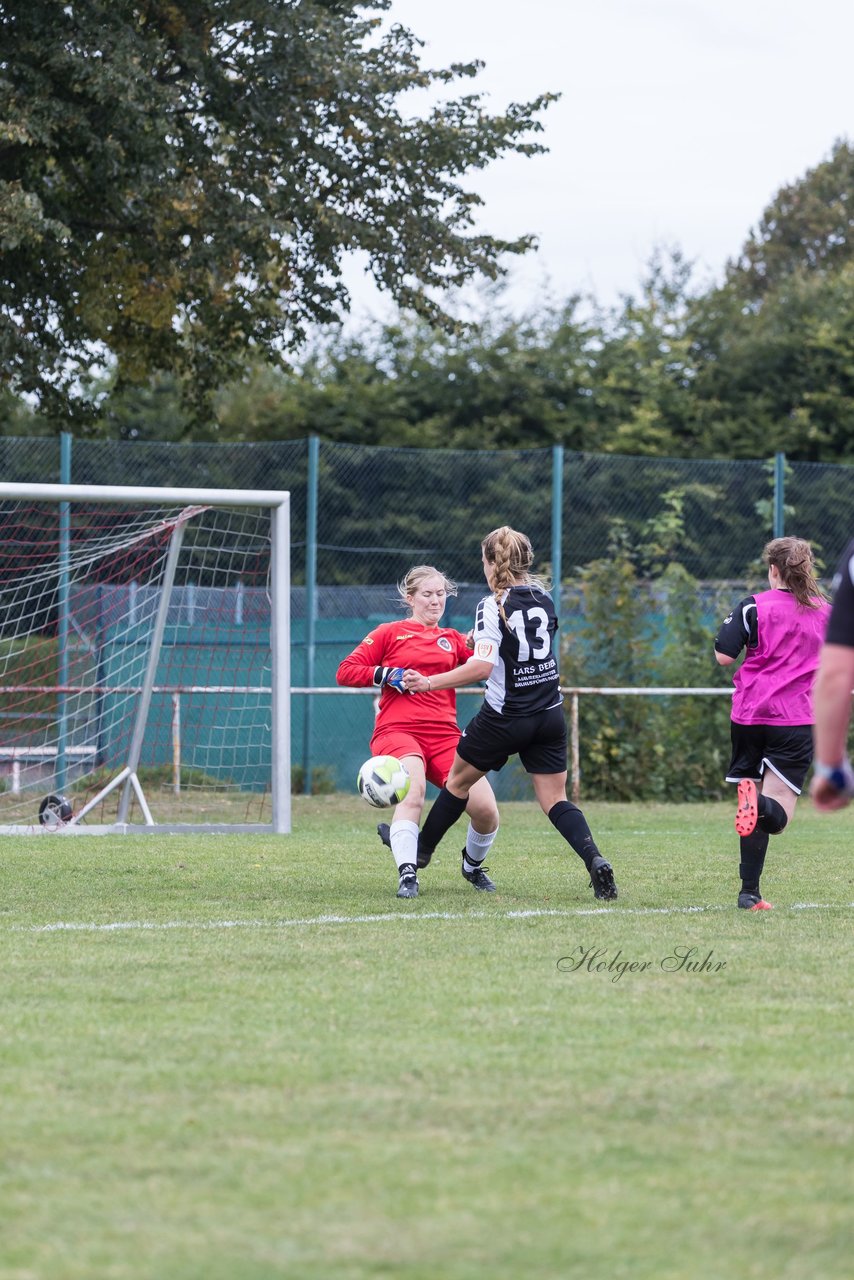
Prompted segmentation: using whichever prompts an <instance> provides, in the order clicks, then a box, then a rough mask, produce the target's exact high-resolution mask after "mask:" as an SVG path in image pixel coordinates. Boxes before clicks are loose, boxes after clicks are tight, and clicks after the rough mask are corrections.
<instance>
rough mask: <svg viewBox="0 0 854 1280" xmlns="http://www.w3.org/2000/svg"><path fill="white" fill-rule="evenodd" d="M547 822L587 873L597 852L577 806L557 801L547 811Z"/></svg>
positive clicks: (584, 819)
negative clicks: (582, 863) (570, 849)
mask: <svg viewBox="0 0 854 1280" xmlns="http://www.w3.org/2000/svg"><path fill="white" fill-rule="evenodd" d="M549 822H550V823H551V824H552V826H553V827H556V828H557V830H558V831H559V832H560V834H561V835H562V836H563V838H564V840H565V841H566V842H567V844H571V845H572V847H573V849H574V850H575V852H576V853H577V854H578V856H579V858H581V859H582V860H583V862H584V865H585V866H586V867H587V869H588V871H589V870H590V864H591V862H592V861H593V859H594V858H595V857H597V856H598V854H599V850H598V848H597V847H596V841H595V840H594V839H593V836H592V834H591V831H590V828H589V827H588V825H587V819H586V818H585V816H584V814H583V813H582V812H581V810H580V809H579V807H578V805H576V804H573V803H572V801H571V800H558V802H557V804H554V805H552V807H551V809H549Z"/></svg>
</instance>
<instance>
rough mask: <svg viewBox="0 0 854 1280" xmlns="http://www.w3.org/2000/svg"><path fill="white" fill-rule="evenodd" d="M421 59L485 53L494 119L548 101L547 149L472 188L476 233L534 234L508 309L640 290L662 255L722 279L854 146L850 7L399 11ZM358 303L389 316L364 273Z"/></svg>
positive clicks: (675, 0) (578, 2)
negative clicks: (836, 154)
mask: <svg viewBox="0 0 854 1280" xmlns="http://www.w3.org/2000/svg"><path fill="white" fill-rule="evenodd" d="M390 19H391V20H392V21H398V22H400V23H402V24H403V25H404V26H407V27H409V28H410V29H411V30H412V31H414V32H415V33H416V35H418V36H419V37H420V38H421V39H422V40H424V42H425V49H424V51H423V62H424V64H425V65H428V66H446V65H448V64H449V63H450V62H456V61H469V60H471V59H475V58H478V59H481V60H483V61H484V62H485V63H486V66H485V68H484V70H483V71H482V73H481V74H480V76H479V77H478V78H477V80H475V81H463V82H461V83H462V88H461V89H460V90H459V92H469V91H471V88H472V86H473V87H474V88H478V87H479V88H480V90H481V91H482V92H483V93H484V94H485V95H486V106H487V108H488V109H489V110H491V111H493V112H499V111H501V110H503V108H504V107H505V106H506V105H507V103H508V102H510V101H528V100H529V99H531V98H533V97H535V96H536V95H537V94H539V93H541V92H544V91H552V92H556V93H560V94H561V95H562V97H561V100H560V101H559V102H558V103H556V104H554V105H553V106H551V107H550V108H549V110H548V111H547V112H546V113H545V116H544V117H543V122H544V125H545V132H544V134H542V135H540V140H541V141H543V142H545V144H546V145H547V146H548V147H549V154H548V155H546V156H538V157H534V158H533V159H525V158H523V157H509V158H507V159H505V160H502V161H499V162H498V163H497V164H495V165H493V166H492V167H491V168H490V169H488V170H486V171H484V173H483V174H481V175H477V176H475V177H474V178H473V180H472V183H471V186H472V187H473V188H474V189H475V190H477V191H478V192H479V193H480V194H481V195H482V196H483V197H484V199H485V201H486V206H485V209H484V211H483V213H482V215H481V225H482V227H483V228H484V229H485V230H487V231H490V232H491V233H493V234H495V235H499V236H503V237H513V236H516V235H519V234H523V233H527V232H531V233H534V234H535V235H536V236H537V237H538V238H539V242H540V248H539V252H538V253H536V254H533V255H529V257H528V259H525V260H523V262H522V263H521V264H520V265H516V266H514V268H513V273H512V284H511V287H510V290H509V292H508V295H507V301H508V305H510V307H511V308H512V309H513V310H514V311H515V312H517V313H518V312H521V311H524V310H526V309H528V308H529V307H534V306H536V304H537V301H538V299H539V298H541V297H542V295H543V293H544V291H545V290H547V291H548V292H549V293H550V294H551V295H552V297H554V298H555V299H558V300H559V299H563V298H565V297H568V296H569V295H570V294H572V293H574V292H581V293H585V294H593V295H595V297H596V298H597V300H598V301H599V302H601V303H603V304H605V305H612V304H615V303H617V302H618V301H619V299H620V296H621V295H622V294H624V293H632V292H637V288H638V284H639V281H640V279H641V276H642V274H643V271H644V267H645V264H646V263H647V262H648V260H649V258H650V255H651V254H652V252H653V250H654V249H655V248H656V246H668V245H673V246H678V247H679V248H680V249H681V250H682V251H683V253H684V254H685V255H686V256H687V257H688V258H690V259H692V260H696V262H697V279H698V280H699V281H700V282H701V283H703V284H707V283H709V282H711V281H712V280H713V279H719V278H720V276H721V273H722V270H723V267H724V264H725V262H726V260H727V258H730V257H734V256H735V255H736V254H737V253H738V251H739V249H740V247H741V245H742V244H743V242H744V240H745V239H746V237H747V235H748V233H749V231H750V229H751V228H752V227H755V226H756V224H757V223H758V220H759V218H760V217H761V215H762V212H763V210H764V209H765V207H766V206H767V205H768V204H769V202H770V201H771V200H772V199H773V197H774V195H775V193H776V192H777V190H778V189H779V188H780V187H781V186H783V185H784V184H785V183H788V182H791V181H793V180H795V179H798V178H800V177H802V176H803V175H804V174H805V172H806V171H807V170H808V169H810V168H813V167H814V166H815V165H817V164H818V163H820V161H821V160H823V159H824V158H826V156H827V155H828V154H829V152H830V149H831V147H832V145H833V143H834V141H835V140H836V139H838V138H843V137H845V138H848V139H850V140H854V0H392V6H391V14H390ZM348 279H349V281H350V284H351V286H352V288H353V292H354V299H355V301H356V304H357V309H358V310H359V311H360V312H361V313H362V314H369V315H377V316H380V315H382V314H383V306H382V304H381V303H380V302H378V301H377V297H376V295H375V294H374V292H373V290H372V288H371V287H369V286H368V285H366V284H363V283H362V278H361V274H360V273H356V272H354V273H352V274H351V273H350V272H348Z"/></svg>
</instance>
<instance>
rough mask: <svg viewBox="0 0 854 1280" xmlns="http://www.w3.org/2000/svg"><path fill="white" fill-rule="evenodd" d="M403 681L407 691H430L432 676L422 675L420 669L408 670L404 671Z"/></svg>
mask: <svg viewBox="0 0 854 1280" xmlns="http://www.w3.org/2000/svg"><path fill="white" fill-rule="evenodd" d="M403 683H404V686H405V688H406V691H407V693H429V692H430V677H429V676H422V674H421V672H420V671H411V670H407V671H404V673H403Z"/></svg>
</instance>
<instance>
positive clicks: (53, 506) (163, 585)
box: [0, 484, 291, 834]
mask: <svg viewBox="0 0 854 1280" xmlns="http://www.w3.org/2000/svg"><path fill="white" fill-rule="evenodd" d="M290 741H291V737H290V495H289V494H288V493H287V492H284V491H278V490H250V489H191V488H153V487H150V488H147V487H143V486H135V485H133V486H131V485H128V486H111V485H71V484H68V485H66V484H0V834H21V833H45V832H54V831H57V832H62V833H64V834H75V833H87V834H91V833H101V832H106V831H125V832H136V831H154V832H156V831H200V832H203V831H258V832H274V833H278V834H286V833H288V832H289V831H290V829H291V749H290Z"/></svg>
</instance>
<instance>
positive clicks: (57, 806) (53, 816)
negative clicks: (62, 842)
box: [39, 796, 74, 831]
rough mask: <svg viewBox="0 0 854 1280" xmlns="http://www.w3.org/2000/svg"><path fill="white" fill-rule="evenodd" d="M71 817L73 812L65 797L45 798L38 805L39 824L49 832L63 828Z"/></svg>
mask: <svg viewBox="0 0 854 1280" xmlns="http://www.w3.org/2000/svg"><path fill="white" fill-rule="evenodd" d="M73 817H74V811H73V810H72V808H71V804H70V802H69V801H68V800H66V798H65V796H45V798H44V800H42V802H41V804H40V805H39V822H40V823H41V824H42V826H43V827H47V829H48V830H49V831H56V830H57V828H58V827H64V826H65V824H66V822H70V821H71V819H72V818H73Z"/></svg>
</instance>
